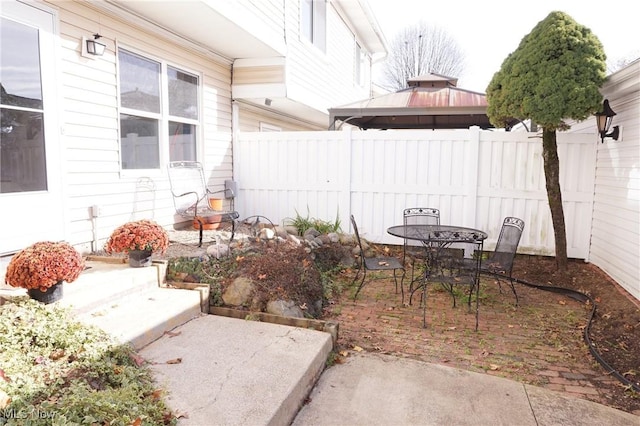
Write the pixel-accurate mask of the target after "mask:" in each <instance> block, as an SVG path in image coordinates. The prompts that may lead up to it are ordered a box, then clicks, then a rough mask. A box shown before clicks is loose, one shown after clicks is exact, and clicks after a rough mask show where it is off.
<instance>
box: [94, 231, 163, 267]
mask: <svg viewBox="0 0 640 426" xmlns="http://www.w3.org/2000/svg"><path fill="white" fill-rule="evenodd" d="M168 246H169V235H168V234H167V231H165V230H164V228H163V227H162V226H160V225H158V224H157V223H156V222H154V221H152V220H147V219H143V220H136V221H133V222H127V223H125V224H124V225H122V226H119V227H118V228H116V229H115V230H114V231H113V232H112V233H111V236H110V237H109V240H108V241H107V244H106V245H105V251H106V252H107V253H126V254H127V255H128V256H129V265H130V266H132V267H134V268H139V267H144V266H149V265H151V255H152V253H153V252H161V253H164V252H165V251H166V250H167V247H168Z"/></svg>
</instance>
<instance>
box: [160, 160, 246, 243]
mask: <svg viewBox="0 0 640 426" xmlns="http://www.w3.org/2000/svg"><path fill="white" fill-rule="evenodd" d="M167 170H168V173H169V182H170V185H171V194H172V195H173V203H174V205H175V208H176V213H177V214H178V215H179V216H181V217H182V218H185V219H189V220H190V221H191V222H192V223H193V226H194V227H197V229H198V231H199V232H200V235H199V238H200V239H199V243H198V247H201V246H202V231H203V230H204V229H205V227H206V228H212V229H213V228H216V227H217V226H216V225H219V224H221V223H225V222H226V223H230V224H231V239H230V241H229V242H231V241H233V238H234V236H235V229H236V220H237V219H238V217H239V214H238V212H237V211H236V210H235V207H234V199H235V196H236V194H235V193H236V183H235V182H234V181H232V180H226V181H225V188H224V189H221V190H217V191H212V190H210V189H209V187H208V186H207V183H206V180H205V177H204V170H203V168H202V164H201V163H200V162H197V161H172V162H170V163H169V164H168V165H167Z"/></svg>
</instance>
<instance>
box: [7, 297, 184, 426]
mask: <svg viewBox="0 0 640 426" xmlns="http://www.w3.org/2000/svg"><path fill="white" fill-rule="evenodd" d="M0 317H1V318H2V321H1V322H0V347H1V348H2V351H1V352H0V425H21V426H22V425H25V426H28V425H38V426H40V425H94V424H99V425H110V426H115V425H136V426H140V425H174V424H176V420H175V416H173V414H172V413H171V411H170V410H169V409H168V408H167V406H166V405H165V403H164V400H163V395H164V391H163V390H162V389H159V388H157V386H156V385H155V384H154V383H153V379H152V376H151V372H150V370H149V369H148V368H147V366H146V365H145V363H144V361H143V360H142V359H141V358H140V357H139V356H138V355H136V353H135V352H134V351H133V350H132V348H131V347H130V346H125V345H121V344H118V343H117V342H115V341H114V340H113V339H112V338H111V337H110V336H108V335H107V334H106V333H104V332H102V331H101V330H99V329H98V328H95V327H90V326H87V325H84V324H81V323H79V322H77V321H75V320H74V319H73V316H72V315H71V313H70V311H69V310H68V309H66V308H62V307H58V306H52V305H42V304H40V303H39V302H36V301H33V300H31V299H29V298H26V297H25V298H16V299H14V300H11V301H8V302H6V303H5V304H3V305H1V306H0Z"/></svg>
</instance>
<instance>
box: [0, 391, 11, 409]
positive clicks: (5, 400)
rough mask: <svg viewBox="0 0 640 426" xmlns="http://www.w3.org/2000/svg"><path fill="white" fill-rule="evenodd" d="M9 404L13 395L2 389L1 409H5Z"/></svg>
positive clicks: (0, 396)
mask: <svg viewBox="0 0 640 426" xmlns="http://www.w3.org/2000/svg"><path fill="white" fill-rule="evenodd" d="M9 404H11V397H10V396H9V395H7V394H6V393H5V392H4V391H3V390H0V410H4V409H5V407H7V406H8V405H9Z"/></svg>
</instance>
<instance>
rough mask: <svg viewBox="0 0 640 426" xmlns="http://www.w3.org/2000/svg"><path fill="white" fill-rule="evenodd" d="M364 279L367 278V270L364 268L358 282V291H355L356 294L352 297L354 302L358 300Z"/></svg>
mask: <svg viewBox="0 0 640 426" xmlns="http://www.w3.org/2000/svg"><path fill="white" fill-rule="evenodd" d="M358 272H360V271H359V270H358ZM356 276H357V275H356ZM366 277H367V269H366V268H364V270H363V271H362V281H360V285H359V286H358V289H357V290H356V294H355V295H354V296H353V300H354V301H355V300H356V299H357V298H358V294H359V293H360V290H362V287H364V280H365V278H366Z"/></svg>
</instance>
